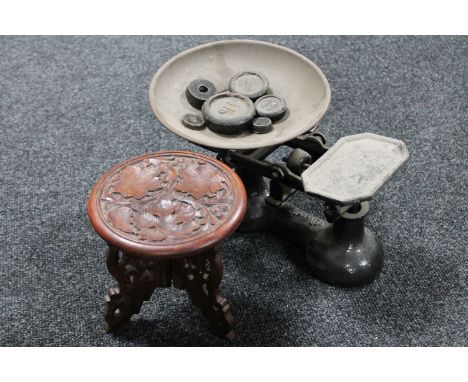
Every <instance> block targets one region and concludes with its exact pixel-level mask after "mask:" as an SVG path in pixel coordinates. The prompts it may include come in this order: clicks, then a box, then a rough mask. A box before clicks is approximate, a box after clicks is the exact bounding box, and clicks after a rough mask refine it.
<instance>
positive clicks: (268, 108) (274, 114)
mask: <svg viewBox="0 0 468 382" xmlns="http://www.w3.org/2000/svg"><path fill="white" fill-rule="evenodd" d="M255 109H256V110H257V114H258V115H259V116H260V117H268V118H270V119H271V120H272V121H274V120H278V119H280V118H281V117H282V116H283V115H284V113H285V112H286V102H285V101H284V99H282V98H280V97H277V96H274V95H269V94H268V95H265V96H263V97H261V98H259V99H258V100H257V101H255Z"/></svg>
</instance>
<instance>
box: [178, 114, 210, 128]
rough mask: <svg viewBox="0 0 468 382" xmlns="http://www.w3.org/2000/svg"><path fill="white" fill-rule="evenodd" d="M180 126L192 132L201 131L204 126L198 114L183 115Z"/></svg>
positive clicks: (203, 121)
mask: <svg viewBox="0 0 468 382" xmlns="http://www.w3.org/2000/svg"><path fill="white" fill-rule="evenodd" d="M182 124H183V125H184V126H185V127H188V128H189V129H192V130H201V129H203V127H204V126H205V120H204V118H203V116H202V115H199V114H185V115H184V116H183V117H182Z"/></svg>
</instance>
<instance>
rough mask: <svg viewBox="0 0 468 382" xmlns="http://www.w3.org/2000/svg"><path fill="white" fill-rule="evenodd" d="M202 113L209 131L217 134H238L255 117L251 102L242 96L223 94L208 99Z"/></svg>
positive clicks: (229, 93)
mask: <svg viewBox="0 0 468 382" xmlns="http://www.w3.org/2000/svg"><path fill="white" fill-rule="evenodd" d="M202 113H203V116H204V117H205V120H206V121H207V122H208V123H207V126H208V128H209V129H210V130H212V131H214V132H215V133H218V134H239V133H241V132H243V131H244V130H245V129H246V128H247V127H248V126H249V125H250V123H251V121H252V119H254V117H255V106H254V104H253V102H252V100H251V99H250V98H248V97H246V96H244V95H242V94H238V93H231V92H224V93H219V94H216V95H214V96H213V97H211V98H210V99H208V100H207V101H206V102H205V103H204V104H203V107H202Z"/></svg>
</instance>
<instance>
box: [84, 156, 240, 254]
mask: <svg viewBox="0 0 468 382" xmlns="http://www.w3.org/2000/svg"><path fill="white" fill-rule="evenodd" d="M246 207H247V197H246V192H245V188H244V185H243V183H242V181H241V180H240V178H239V177H238V175H237V174H236V173H235V172H234V171H233V170H232V169H231V168H229V167H228V166H226V165H225V164H224V163H222V162H220V161H218V160H216V159H214V158H211V157H209V156H207V155H203V154H199V153H193V152H189V151H160V152H156V153H152V154H145V155H142V156H138V157H135V158H132V159H129V160H126V161H124V162H122V163H119V164H117V165H116V166H114V167H112V168H111V169H110V170H108V171H107V172H105V173H104V174H103V175H102V176H101V177H100V179H99V180H98V181H97V183H96V184H95V185H94V187H93V189H92V191H91V194H90V197H89V200H88V215H89V218H90V221H91V224H92V226H93V227H94V229H95V230H96V232H97V233H98V234H99V235H100V236H101V237H102V238H103V239H104V240H105V241H106V242H107V243H108V244H109V245H110V246H113V247H117V248H119V249H121V250H123V251H125V252H128V253H130V254H132V255H136V256H145V257H147V256H149V257H157V258H161V259H170V258H179V257H186V256H188V255H194V254H196V253H199V252H203V251H204V250H207V249H210V248H212V247H214V246H216V245H217V244H218V243H220V242H221V241H222V240H224V239H225V238H226V237H228V236H229V235H231V234H232V233H233V232H234V231H235V230H236V229H237V227H238V226H239V224H240V223H241V221H242V219H243V217H244V215H245V212H246Z"/></svg>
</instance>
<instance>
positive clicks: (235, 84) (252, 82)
mask: <svg viewBox="0 0 468 382" xmlns="http://www.w3.org/2000/svg"><path fill="white" fill-rule="evenodd" d="M268 86H269V84H268V79H267V78H266V77H265V76H264V75H263V74H260V73H256V72H242V73H237V74H236V75H235V76H234V77H232V78H231V81H230V82H229V90H230V91H232V92H234V93H240V94H243V95H245V96H247V97H249V98H250V99H257V98H258V97H261V96H262V95H264V94H265V93H266V92H267V90H268Z"/></svg>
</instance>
